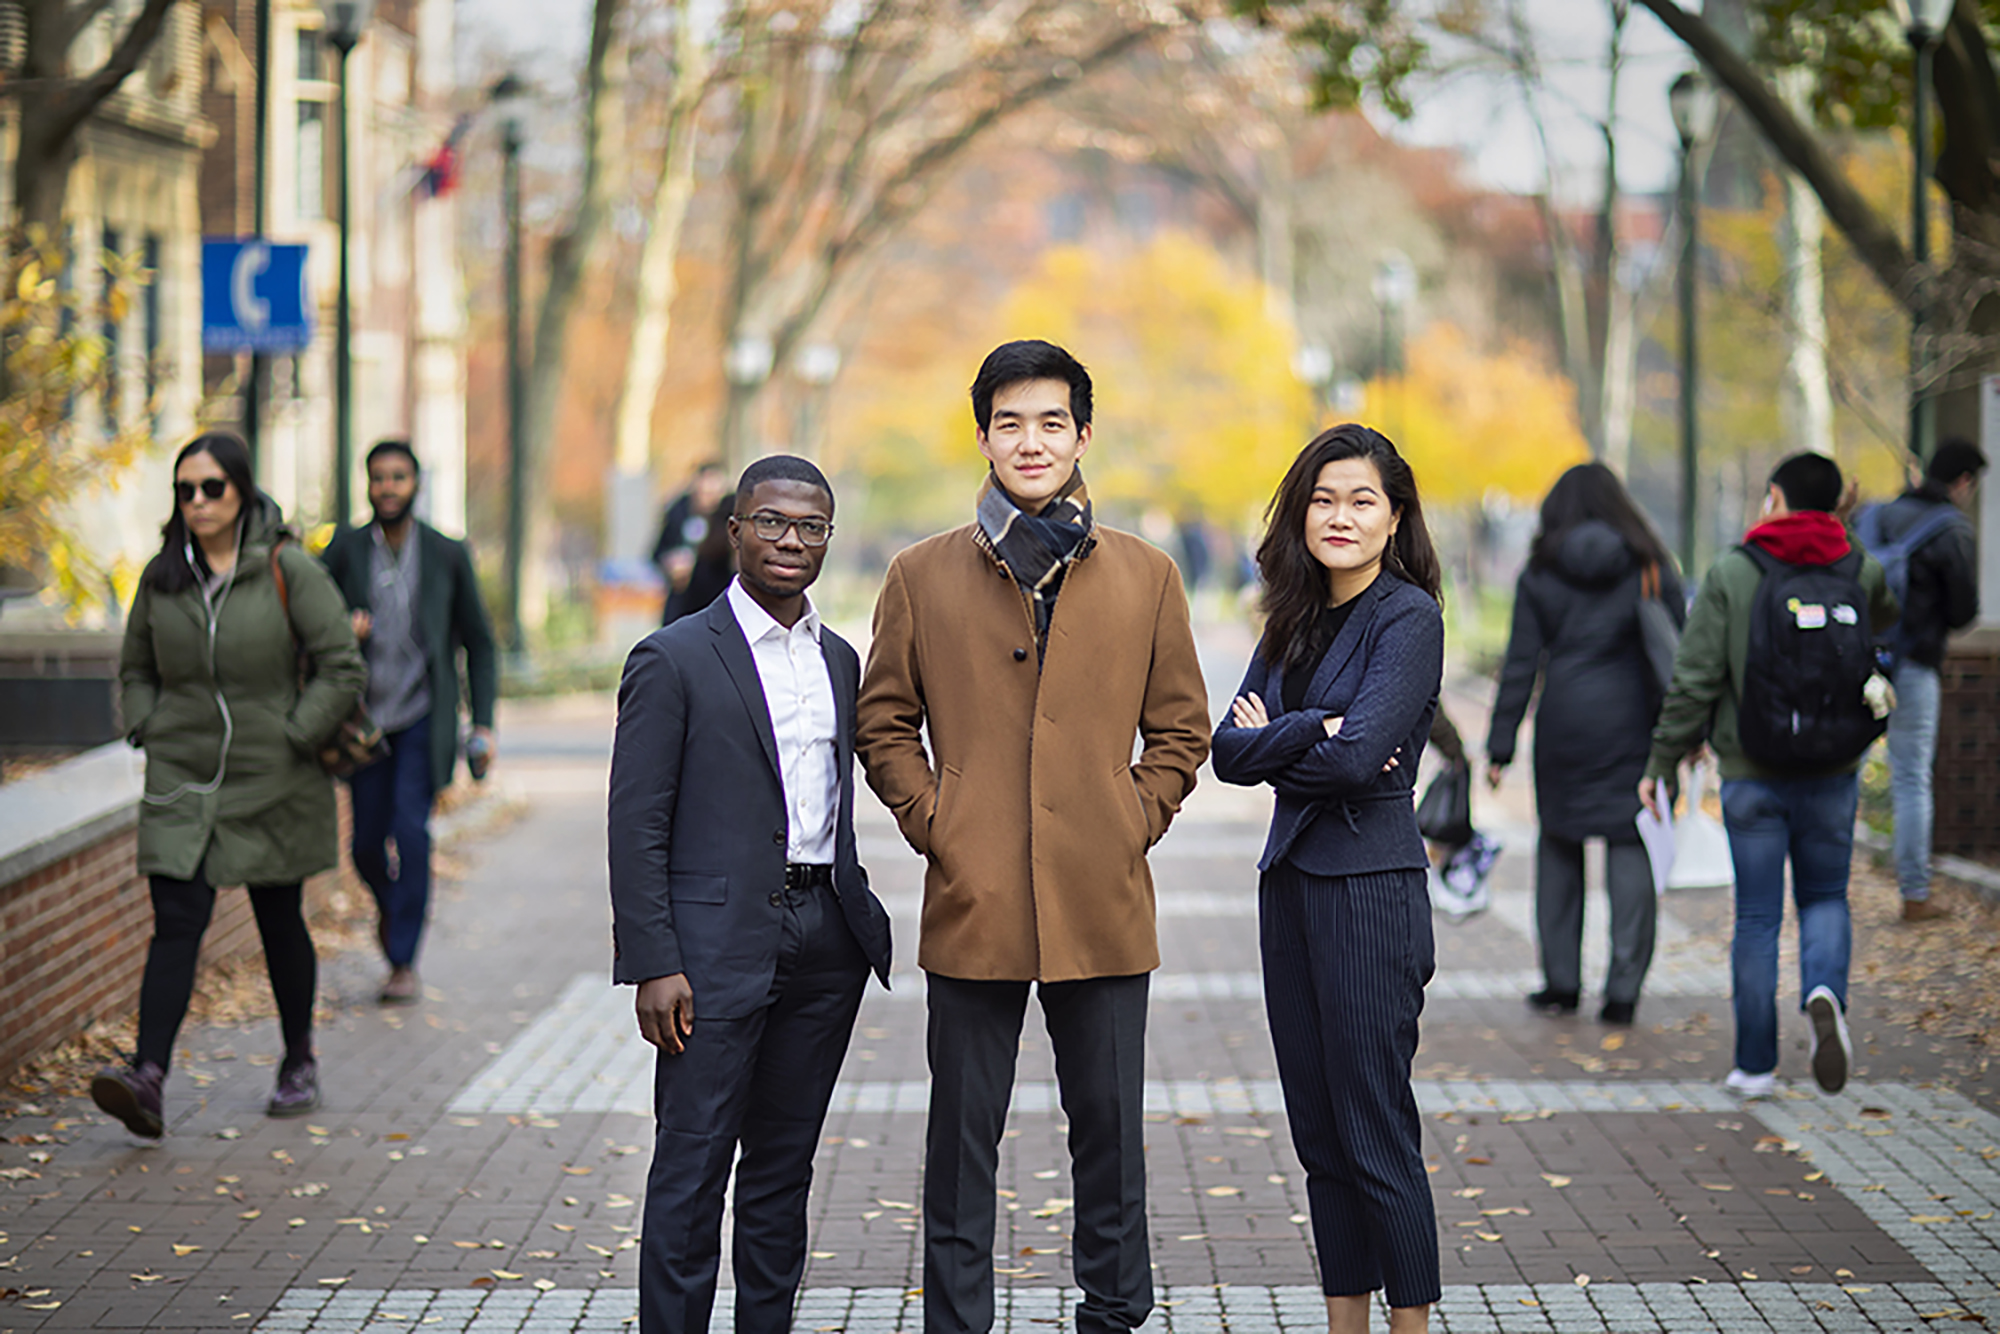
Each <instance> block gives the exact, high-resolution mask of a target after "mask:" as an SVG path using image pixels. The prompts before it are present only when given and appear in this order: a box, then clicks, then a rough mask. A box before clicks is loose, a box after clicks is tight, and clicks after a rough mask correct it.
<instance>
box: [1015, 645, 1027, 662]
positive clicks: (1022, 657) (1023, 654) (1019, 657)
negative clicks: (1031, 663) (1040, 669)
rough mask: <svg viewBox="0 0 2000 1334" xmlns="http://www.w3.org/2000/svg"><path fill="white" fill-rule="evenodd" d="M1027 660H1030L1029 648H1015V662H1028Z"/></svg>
mask: <svg viewBox="0 0 2000 1334" xmlns="http://www.w3.org/2000/svg"><path fill="white" fill-rule="evenodd" d="M1027 660H1028V650H1026V649H1024V648H1017V649H1015V650H1014V661H1015V662H1026V661H1027Z"/></svg>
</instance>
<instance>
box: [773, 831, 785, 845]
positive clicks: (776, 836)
mask: <svg viewBox="0 0 2000 1334" xmlns="http://www.w3.org/2000/svg"><path fill="white" fill-rule="evenodd" d="M771 841H772V842H773V843H778V844H782V843H783V842H784V841H785V831H784V830H782V829H780V830H778V831H777V832H775V833H773V834H772V835H771Z"/></svg>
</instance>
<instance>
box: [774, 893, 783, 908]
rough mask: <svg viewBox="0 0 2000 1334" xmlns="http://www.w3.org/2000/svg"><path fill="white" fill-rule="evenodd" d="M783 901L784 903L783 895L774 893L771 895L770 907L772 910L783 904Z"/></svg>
mask: <svg viewBox="0 0 2000 1334" xmlns="http://www.w3.org/2000/svg"><path fill="white" fill-rule="evenodd" d="M784 901H785V896H784V895H783V894H779V893H776V892H775V891H774V892H773V893H772V895H771V906H772V907H773V908H775V907H777V906H778V905H779V904H780V903H783V902H784Z"/></svg>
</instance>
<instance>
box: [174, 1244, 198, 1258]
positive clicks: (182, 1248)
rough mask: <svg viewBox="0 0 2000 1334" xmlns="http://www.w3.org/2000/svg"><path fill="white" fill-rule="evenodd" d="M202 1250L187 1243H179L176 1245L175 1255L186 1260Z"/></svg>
mask: <svg viewBox="0 0 2000 1334" xmlns="http://www.w3.org/2000/svg"><path fill="white" fill-rule="evenodd" d="M200 1249H201V1247H199V1246H192V1245H188V1244H187V1243H185V1242H178V1241H177V1242H175V1243H174V1254H175V1255H178V1256H180V1257H182V1258H183V1259H185V1258H186V1257H188V1256H190V1255H193V1254H194V1253H195V1252H196V1251H198V1250H200Z"/></svg>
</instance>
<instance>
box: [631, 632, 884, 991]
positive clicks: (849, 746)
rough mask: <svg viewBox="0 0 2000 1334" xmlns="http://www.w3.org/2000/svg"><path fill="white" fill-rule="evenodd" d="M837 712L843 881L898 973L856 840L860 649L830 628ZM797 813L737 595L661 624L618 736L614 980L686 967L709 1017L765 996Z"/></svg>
mask: <svg viewBox="0 0 2000 1334" xmlns="http://www.w3.org/2000/svg"><path fill="white" fill-rule="evenodd" d="M820 648H821V651H822V652H824V653H825V655H826V665H827V671H828V674H829V675H830V676H831V678H832V681H833V703H834V712H835V715H836V716H837V718H838V719H839V727H838V733H837V736H836V739H835V748H836V754H835V760H834V763H835V768H836V769H837V770H838V772H839V774H840V806H839V811H838V814H837V816H836V822H835V834H834V869H833V876H834V888H835V890H836V891H837V892H838V894H839V896H840V907H841V912H842V913H843V914H844V915H845V916H846V918H847V925H848V927H849V928H850V929H851V930H852V931H853V932H854V938H855V940H856V941H858V942H859V943H860V945H861V949H862V952H863V953H864V954H866V955H867V957H868V962H869V964H870V965H871V966H872V967H873V968H874V969H875V972H876V974H877V975H878V976H879V977H880V978H881V979H882V985H884V986H887V985H888V984H889V915H888V913H887V912H885V911H884V910H883V908H882V904H881V902H880V901H879V900H878V899H877V898H876V897H875V895H874V893H873V892H872V891H871V890H870V889H869V888H868V875H867V873H866V872H865V871H863V870H862V869H861V861H860V859H859V857H858V856H857V855H856V853H855V848H854V693H855V688H856V686H857V685H858V684H859V681H860V676H861V662H860V659H859V658H858V657H857V656H856V655H855V652H854V649H853V647H852V646H850V645H849V644H848V642H847V641H846V640H844V639H842V638H841V637H840V636H839V635H836V634H835V633H833V631H831V630H828V629H824V628H822V629H821V631H820ZM788 830H789V825H788V823H787V817H786V806H785V790H784V783H783V779H782V776H781V770H780V769H779V767H778V742H777V736H776V733H774V732H773V731H772V728H771V714H770V710H769V709H768V708H767V707H766V706H765V703H764V688H763V685H762V683H761V682H760V680H759V679H758V676H757V665H756V663H755V661H753V660H752V658H751V656H750V645H749V643H748V641H746V640H745V639H744V637H743V631H742V629H741V628H740V627H739V626H738V625H737V624H736V617H735V615H734V613H733V612H731V610H730V607H729V599H728V598H717V599H716V600H715V601H714V602H712V603H711V604H709V606H708V608H707V609H706V610H704V611H701V612H698V613H696V614H695V615H693V616H688V617H684V618H682V619H681V620H678V621H676V622H674V623H673V624H672V625H669V626H665V627H663V628H661V629H659V630H655V631H654V632H653V633H652V634H650V635H648V636H647V637H646V638H644V639H642V640H640V641H639V644H638V646H637V647H636V648H634V649H633V650H632V652H631V655H630V656H629V657H628V658H627V659H626V660H625V677H624V680H623V681H622V682H621V683H620V685H619V687H618V735H617V740H616V742H615V743H614V744H613V746H612V752H611V803H610V844H611V914H612V927H611V930H612V963H611V979H612V981H614V982H645V981H648V980H650V979H652V978H656V977H670V976H672V975H673V974H675V973H685V974H687V979H688V984H689V985H690V986H691V987H692V988H693V989H694V1011H695V1018H696V1020H697V1022H698V1021H699V1020H701V1019H703V1018H712V1019H738V1018H742V1017H743V1016H745V1015H747V1014H750V1013H751V1012H753V1011H754V1010H756V1009H757V1008H758V1007H759V1006H761V1005H762V1004H763V1003H764V1000H765V998H766V997H767V996H768V995H769V993H770V989H771V976H772V973H773V972H774V970H775V969H776V966H777V957H778V946H779V944H780V941H781V938H782V932H783V920H784V919H783V910H782V908H780V907H779V898H778V895H777V893H776V891H777V890H778V889H779V888H780V887H781V886H783V884H784V882H785V848H786V844H787V841H788V839H787V833H788Z"/></svg>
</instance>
